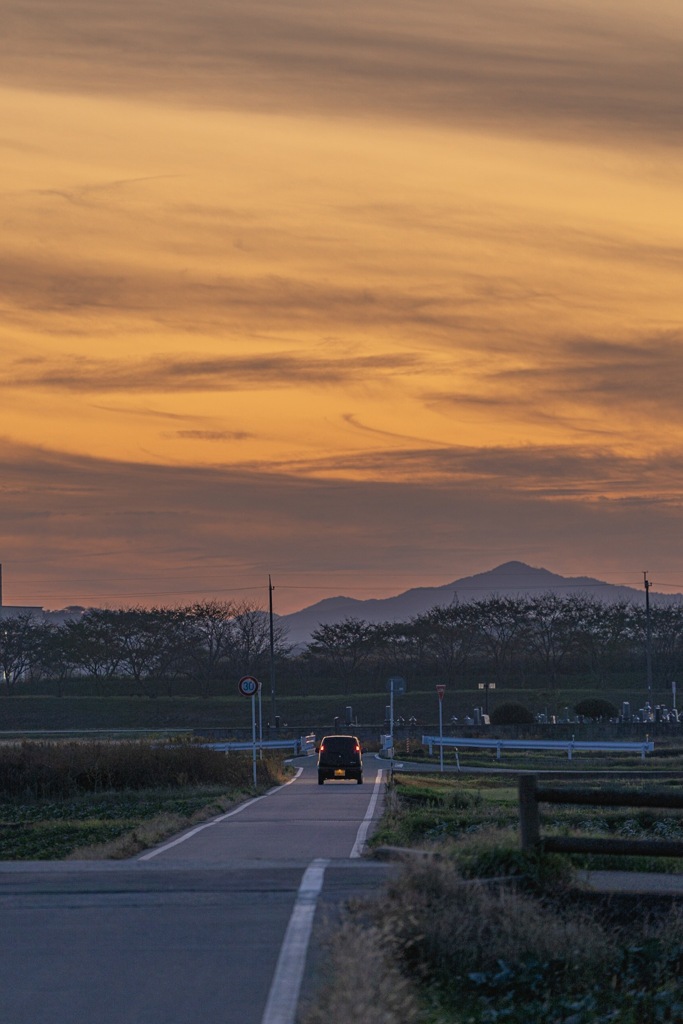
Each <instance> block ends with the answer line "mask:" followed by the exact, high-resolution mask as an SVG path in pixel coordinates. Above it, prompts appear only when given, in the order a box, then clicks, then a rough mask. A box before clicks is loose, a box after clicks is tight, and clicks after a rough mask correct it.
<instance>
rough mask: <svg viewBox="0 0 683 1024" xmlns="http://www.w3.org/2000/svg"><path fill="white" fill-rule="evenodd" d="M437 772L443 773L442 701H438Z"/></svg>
mask: <svg viewBox="0 0 683 1024" xmlns="http://www.w3.org/2000/svg"><path fill="white" fill-rule="evenodd" d="M439 771H440V772H442V771H443V701H442V700H439Z"/></svg>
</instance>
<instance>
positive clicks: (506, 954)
mask: <svg viewBox="0 0 683 1024" xmlns="http://www.w3.org/2000/svg"><path fill="white" fill-rule="evenodd" d="M639 785H640V783H639V784H637V785H636V784H634V788H638V786H639ZM516 795H517V794H516V790H515V789H513V788H512V787H511V786H510V783H509V779H508V778H504V777H501V776H499V777H496V776H493V775H487V776H449V777H448V778H444V777H443V776H437V777H435V776H433V775H423V776H413V775H400V774H397V775H396V776H395V778H394V783H393V785H390V787H389V790H388V793H387V800H386V806H385V814H384V817H383V819H382V821H381V823H380V825H379V828H378V829H377V831H376V832H375V834H374V835H373V837H372V839H371V846H372V848H373V849H375V850H376V849H377V847H378V846H382V845H398V846H411V847H417V848H419V849H421V850H423V851H430V852H431V853H433V854H435V856H433V857H430V858H429V859H428V860H426V861H425V860H424V859H414V860H409V861H408V862H407V863H406V864H405V865H404V866H403V867H402V869H401V870H400V873H399V874H398V875H397V876H395V877H394V879H393V880H392V881H391V882H390V883H389V885H388V886H387V887H386V890H385V891H384V892H383V893H382V894H381V896H380V898H379V899H376V900H373V901H368V902H357V903H355V904H352V905H351V906H350V908H349V909H348V912H347V917H346V920H345V923H344V924H343V926H342V928H341V930H340V933H339V936H338V937H335V938H333V939H332V944H331V947H330V951H329V962H330V963H331V964H332V965H334V966H333V968H331V971H330V976H329V977H328V978H327V979H326V980H325V983H324V984H323V986H322V989H321V991H320V992H319V993H317V994H316V998H315V1002H314V1003H312V1004H311V1005H309V1006H308V1007H306V1008H304V1010H303V1012H302V1014H301V1016H300V1021H299V1024H323V1021H328V1020H341V1019H346V1017H347V1016H348V1014H349V1013H355V1014H356V1015H358V1013H359V1012H360V1011H359V1008H362V1007H363V1006H366V1007H367V1006H368V1005H372V1007H373V1019H374V1011H375V1007H377V1008H378V1016H377V1018H376V1019H378V1020H380V1021H382V1024H502V1022H505V1024H528V1021H530V1020H534V1021H543V1022H548V1024H660V1022H661V1024H663V1022H666V1021H671V1022H673V1021H679V1020H683V907H681V906H680V904H677V903H675V902H674V901H673V900H670V901H669V900H666V899H664V900H661V899H660V900H648V899H647V898H643V897H633V896H625V897H621V898H619V899H617V898H615V897H599V896H596V895H595V894H591V893H587V892H583V891H582V890H581V888H580V886H578V885H577V884H576V882H575V866H576V864H577V863H580V862H581V861H582V860H583V862H585V858H583V859H574V858H568V857H565V856H559V855H548V854H543V853H541V852H533V853H524V852H523V851H522V850H521V848H520V843H519V831H518V812H517V807H516ZM624 811H625V812H626V813H624ZM558 812H559V813H558ZM666 813H667V819H668V818H669V816H670V814H671V812H666ZM667 819H661V818H659V817H658V816H656V815H653V812H652V811H651V810H648V811H644V812H635V811H630V810H629V809H628V808H627V809H615V810H612V809H610V810H609V811H608V813H605V809H596V813H592V811H591V808H587V807H580V808H574V809H572V808H571V807H567V808H565V807H562V808H561V809H559V808H553V813H552V814H551V815H550V816H546V819H545V822H544V826H543V830H544V832H546V831H550V830H552V829H557V830H565V831H571V830H576V831H577V832H581V834H584V835H585V834H604V833H605V830H607V831H608V832H609V833H611V834H625V833H626V832H627V831H628V830H630V829H631V828H632V825H630V824H628V823H629V822H633V821H637V822H638V827H639V828H640V829H641V830H642V833H644V834H647V835H652V834H653V832H657V826H658V823H661V821H666V820H667ZM679 827H680V819H679V820H677V821H676V824H675V828H676V829H678V828H679ZM611 860H612V861H613V863H612V864H611V865H610V866H613V867H619V868H625V867H626V866H627V864H625V859H624V858H618V861H617V859H616V858H611ZM650 860H651V861H652V862H653V864H652V866H653V867H654V868H655V870H663V864H662V861H663V858H651V859H650ZM636 862H637V863H636ZM633 866H635V867H637V868H639V869H641V870H642V869H643V859H642V858H634V864H633ZM678 870H680V865H678ZM359 951H360V952H359ZM358 955H360V957H368V962H370V957H373V958H374V959H373V960H372V963H373V970H372V973H370V972H368V971H364V970H363V969H362V966H361V967H359V964H358V963H354V958H355V957H356V956H358ZM360 963H361V964H362V963H363V961H362V960H361V961H360ZM387 991H389V992H392V993H393V992H395V993H397V994H398V999H397V1000H394V1001H392V1000H391V999H388V998H385V993H386V992H387ZM337 1005H339V1006H342V1007H343V1009H344V1013H343V1014H340V1015H337V1013H336V1009H335V1008H336V1006H337ZM404 1007H405V1010H404Z"/></svg>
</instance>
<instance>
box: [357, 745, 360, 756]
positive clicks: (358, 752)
mask: <svg viewBox="0 0 683 1024" xmlns="http://www.w3.org/2000/svg"><path fill="white" fill-rule="evenodd" d="M356 753H357V754H360V747H359V746H358V744H357V743H356Z"/></svg>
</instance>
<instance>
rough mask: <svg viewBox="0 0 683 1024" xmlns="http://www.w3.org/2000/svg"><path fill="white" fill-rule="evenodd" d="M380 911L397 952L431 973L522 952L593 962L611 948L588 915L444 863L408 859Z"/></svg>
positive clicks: (587, 965) (478, 966) (485, 964)
mask: <svg viewBox="0 0 683 1024" xmlns="http://www.w3.org/2000/svg"><path fill="white" fill-rule="evenodd" d="M381 915H382V921H383V924H384V926H385V927H387V928H389V930H390V932H391V934H392V935H393V936H394V937H395V938H394V941H395V942H396V944H397V948H398V949H399V950H402V951H403V952H402V955H403V957H404V959H406V958H407V960H408V961H409V962H410V961H415V960H416V959H417V960H419V962H420V963H421V965H422V969H426V970H428V971H429V972H430V973H431V972H434V973H435V974H437V975H438V974H442V973H443V974H444V975H445V976H446V975H449V974H451V973H453V972H457V974H459V975H466V974H468V973H469V972H472V971H489V970H492V969H494V968H495V967H496V965H497V964H498V962H499V961H504V962H506V963H507V962H519V961H521V960H528V959H534V960H538V961H547V960H553V961H563V962H564V963H565V964H566V965H567V969H568V970H575V969H576V968H578V967H581V968H582V969H593V968H598V967H599V966H600V964H602V963H604V962H605V959H606V958H607V959H610V958H611V957H612V955H613V945H612V941H611V938H610V936H609V935H607V934H606V933H605V931H604V930H603V929H602V927H601V926H600V925H599V924H598V923H597V922H596V921H595V920H594V919H592V918H590V917H589V916H587V915H585V914H577V913H572V912H571V910H567V911H565V912H564V913H563V914H562V915H559V914H558V912H557V907H556V906H554V907H548V906H545V905H544V904H543V903H542V902H540V901H539V900H537V899H534V898H532V897H529V896H525V895H522V894H521V893H518V892H515V891H514V890H510V889H509V888H507V887H503V888H499V889H496V888H492V887H490V886H487V885H485V884H473V883H472V882H471V881H470V880H465V879H463V878H462V877H461V875H460V874H459V873H458V871H457V870H456V869H455V868H454V867H453V865H452V864H449V863H447V862H437V863H432V864H429V865H425V864H422V863H416V864H413V865H410V867H409V868H408V869H407V870H406V871H405V872H404V873H403V874H402V875H401V877H400V879H399V880H398V881H397V882H395V883H393V884H392V885H390V887H389V890H388V898H387V900H386V902H384V903H383V904H382V908H381Z"/></svg>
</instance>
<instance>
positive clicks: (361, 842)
mask: <svg viewBox="0 0 683 1024" xmlns="http://www.w3.org/2000/svg"><path fill="white" fill-rule="evenodd" d="M383 774H384V769H382V768H380V769H379V770H378V772H377V778H376V779H375V788H374V789H373V791H372V796H371V798H370V803H369V804H368V809H367V811H366V812H365V817H364V818H363V820H362V822H361V823H360V828H359V829H358V835H357V836H356V841H355V843H354V844H353V849H352V850H351V853H350V854H349V857H360V855H361V851H362V849H363V847H364V846H365V840H366V839H367V837H368V829H369V828H370V822H371V821H372V816H373V814H374V813H375V807H376V806H377V801H378V800H379V790H380V786H381V784H382V775H383Z"/></svg>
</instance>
